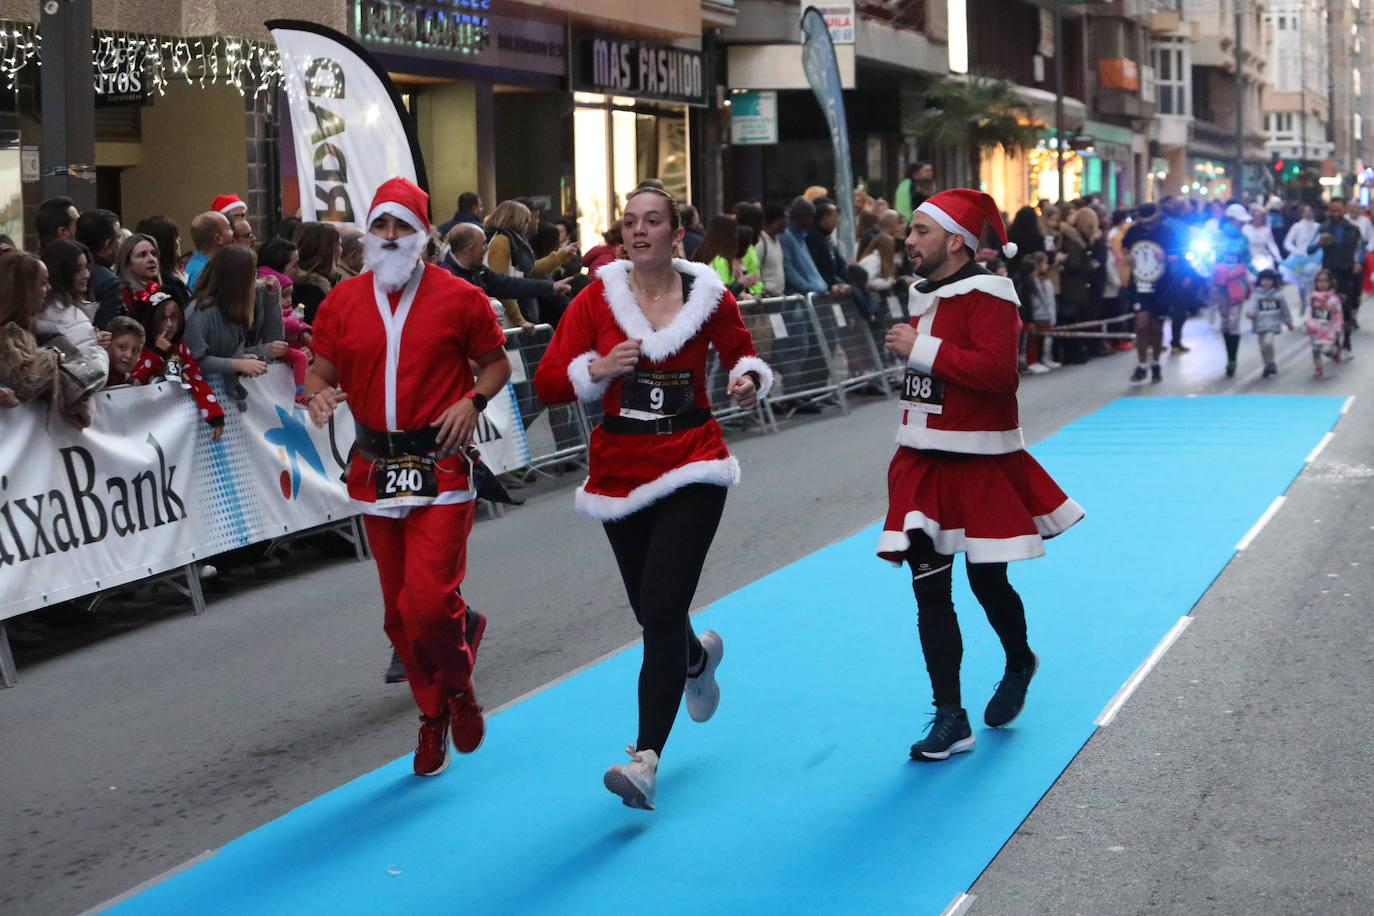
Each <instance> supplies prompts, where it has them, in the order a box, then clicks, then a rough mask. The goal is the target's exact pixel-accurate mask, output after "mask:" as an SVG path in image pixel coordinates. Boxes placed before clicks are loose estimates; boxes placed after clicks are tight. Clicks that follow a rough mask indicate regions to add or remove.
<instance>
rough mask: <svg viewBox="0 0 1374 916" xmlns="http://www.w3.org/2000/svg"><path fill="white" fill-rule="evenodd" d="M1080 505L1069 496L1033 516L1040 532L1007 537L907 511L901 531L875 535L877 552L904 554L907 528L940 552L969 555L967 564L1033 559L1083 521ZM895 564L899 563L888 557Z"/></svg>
mask: <svg viewBox="0 0 1374 916" xmlns="http://www.w3.org/2000/svg"><path fill="white" fill-rule="evenodd" d="M1084 515H1085V513H1084V512H1083V507H1082V506H1080V505H1078V503H1076V502H1074V501H1073V500H1071V499H1065V500H1064V502H1063V504H1062V505H1061V506H1060V507H1059V508H1057V509H1055V510H1054V511H1053V512H1050V513H1049V514H1047V515H1037V516H1035V519H1034V521H1035V527H1036V530H1037V531H1038V532H1039V534H1022V535H1018V536H1016V537H1010V538H971V537H968V536H967V535H966V534H964V529H963V528H941V527H940V523H939V522H937V521H936V520H935V519H933V518H930V517H929V516H927V515H926V514H925V513H924V512H920V511H912V512H908V513H907V514H906V516H905V517H903V519H902V530H901V531H886V530H885V531H883V533H882V534H880V535H879V536H878V551H877V552H878V553H879V554H884V553H906V551H907V548H908V547H910V546H911V538H910V537H908V536H907V532H908V531H924V532H925V533H926V534H927V535H928V536H929V537H930V539H931V541H933V542H934V543H935V549H936V550H938V551H939V552H940V553H943V554H948V555H950V556H953V555H954V554H956V553H963V554H967V555H968V560H969V562H970V563H1007V562H1011V561H1013V560H1032V559H1034V558H1036V557H1040V556H1044V554H1045V540H1046V539H1047V538H1052V537H1054V536H1055V535H1058V534H1063V533H1064V532H1065V531H1068V530H1069V529H1070V528H1072V527H1073V526H1074V525H1076V524H1078V523H1079V522H1080V521H1082V520H1083V517H1084ZM888 562H890V563H892V565H894V566H901V565H902V564H901V563H900V562H893V561H891V560H889V561H888Z"/></svg>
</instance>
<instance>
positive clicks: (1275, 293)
mask: <svg viewBox="0 0 1374 916" xmlns="http://www.w3.org/2000/svg"><path fill="white" fill-rule="evenodd" d="M1245 317H1246V318H1249V319H1250V322H1251V324H1252V326H1253V327H1254V329H1255V336H1256V337H1258V338H1259V348H1260V359H1261V360H1263V362H1264V377H1265V378H1268V377H1269V376H1271V375H1277V374H1278V371H1279V367H1278V363H1276V362H1275V361H1274V338H1275V337H1278V336H1279V334H1280V333H1282V332H1283V329H1284V328H1287V329H1288V330H1290V331H1291V330H1293V315H1292V313H1291V312H1289V310H1288V299H1287V297H1285V296H1284V294H1283V280H1282V279H1281V278H1280V277H1279V272H1278V271H1277V270H1274V269H1273V268H1268V269H1266V270H1261V271H1260V272H1259V276H1258V277H1256V278H1255V292H1254V294H1253V295H1252V296H1251V297H1250V302H1249V303H1248V304H1247V305H1246V307H1245Z"/></svg>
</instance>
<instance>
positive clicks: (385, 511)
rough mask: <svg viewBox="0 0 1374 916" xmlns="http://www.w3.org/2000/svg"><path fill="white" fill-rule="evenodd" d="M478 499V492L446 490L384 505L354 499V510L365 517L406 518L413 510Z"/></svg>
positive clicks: (388, 502) (390, 500) (389, 500)
mask: <svg viewBox="0 0 1374 916" xmlns="http://www.w3.org/2000/svg"><path fill="white" fill-rule="evenodd" d="M476 498H477V491H476V490H445V491H444V492H442V493H440V494H439V495H438V496H434V497H429V496H409V497H404V498H402V499H388V500H387V501H386V502H384V503H374V502H369V501H368V500H365V499H352V498H350V500H349V501H350V502H352V503H353V508H355V509H357V510H358V511H359V512H361V513H362V514H363V515H377V516H381V517H382V518H405V517H406V516H407V515H409V514H410V510H411V509H419V508H423V507H424V506H452V505H457V504H459V503H470V502H472V501H473V500H474V499H476Z"/></svg>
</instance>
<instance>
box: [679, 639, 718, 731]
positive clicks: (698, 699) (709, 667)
mask: <svg viewBox="0 0 1374 916" xmlns="http://www.w3.org/2000/svg"><path fill="white" fill-rule="evenodd" d="M700 639H701V649H702V651H703V652H705V653H706V667H705V668H702V669H701V673H700V674H698V675H697V676H696V677H688V678H687V687H686V689H685V690H684V693H685V694H686V696H687V715H689V716H691V717H692V721H693V722H705V721H706V720H707V719H709V718H711V716H713V715H715V713H716V707H717V706H719V705H720V685H719V684H717V683H716V667H717V666H718V665H719V664H720V660H721V659H722V658H724V657H725V643H724V642H723V641H722V640H721V638H720V634H719V633H717V632H716V631H715V630H707V631H706V632H705V633H702V634H701V637H700Z"/></svg>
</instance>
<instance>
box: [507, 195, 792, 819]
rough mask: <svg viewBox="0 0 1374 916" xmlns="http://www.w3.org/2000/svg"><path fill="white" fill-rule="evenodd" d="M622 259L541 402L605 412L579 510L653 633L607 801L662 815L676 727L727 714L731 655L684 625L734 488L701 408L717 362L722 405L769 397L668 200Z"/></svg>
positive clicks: (593, 292) (583, 299)
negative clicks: (723, 382) (722, 682)
mask: <svg viewBox="0 0 1374 916" xmlns="http://www.w3.org/2000/svg"><path fill="white" fill-rule="evenodd" d="M622 219H623V224H624V244H625V250H626V253H627V259H626V260H621V261H616V262H613V263H611V264H609V265H607V266H605V267H603V268H602V269H601V271H600V272H599V273H598V274H597V280H596V282H594V283H592V284H591V285H589V286H588V287H586V288H585V289H584V290H583V291H582V292H581V293H579V294H578V295H577V297H576V298H575V299H573V301H572V304H571V305H569V306H568V311H567V313H566V314H565V315H564V316H563V320H562V322H560V323H559V325H558V329H557V330H556V331H555V332H554V337H553V341H552V342H551V343H550V344H549V348H548V350H547V352H546V353H545V355H544V358H543V360H541V361H540V364H539V369H538V371H537V372H536V373H535V377H534V384H535V388H536V390H537V391H538V393H539V397H540V398H541V399H542V400H543V401H544V403H546V404H548V405H550V406H553V405H557V404H567V403H569V402H571V401H576V400H584V401H598V400H599V401H600V402H601V406H602V409H603V410H604V413H605V417H604V419H603V420H602V421H601V424H600V425H599V426H598V427H597V428H596V429H594V430H593V431H592V437H591V446H590V449H589V453H588V464H589V467H588V476H587V480H586V482H584V483H583V484H582V486H581V487H579V488H578V490H577V497H576V506H577V511H578V512H580V513H582V514H583V515H587V516H590V517H591V518H594V519H597V520H598V521H600V522H602V524H603V525H604V527H605V530H606V537H607V539H608V540H609V541H610V542H611V550H612V551H613V552H614V553H615V558H616V563H617V564H618V565H619V567H620V575H621V579H622V580H623V581H624V584H625V591H626V593H627V595H628V597H629V601H630V608H631V609H632V610H633V611H634V615H635V619H636V620H637V621H639V624H640V626H641V627H643V630H644V660H643V663H642V665H641V667H640V672H639V735H638V737H637V739H636V740H635V743H634V744H632V745H630V747H629V748H628V749H627V750H628V753H629V754H630V762H629V763H628V764H617V765H615V766H612V767H611V768H610V769H608V770H607V771H606V774H605V777H604V782H605V784H606V788H608V789H609V790H610V791H611V792H613V793H615V794H616V795H619V796H620V798H621V800H622V801H623V802H624V803H625V804H626V805H628V806H630V807H632V808H644V809H650V810H652V809H653V807H654V794H655V791H656V788H657V774H658V763H659V758H660V756H661V755H662V753H663V747H664V745H665V744H666V743H667V741H668V734H669V732H670V731H671V730H672V727H673V721H674V720H675V719H676V718H677V710H678V706H679V705H680V704H681V702H682V698H683V692H684V686H685V691H686V697H687V712H688V714H689V715H690V716H691V717H692V719H694V720H695V721H697V722H704V721H706V720H707V719H709V718H711V716H712V715H713V714H714V713H715V711H716V706H717V704H718V703H719V702H720V688H719V687H718V686H717V684H716V680H715V671H716V666H717V665H719V664H720V660H721V657H722V656H723V654H724V650H725V646H724V643H723V642H722V640H721V638H720V636H719V635H718V634H717V633H716V632H715V631H714V630H707V631H706V632H705V633H702V634H701V636H700V638H698V637H697V635H696V633H695V632H694V631H693V629H692V624H691V620H690V618H689V616H688V614H689V612H690V611H691V608H692V596H693V595H694V594H695V593H696V587H697V581H698V579H700V577H701V569H702V565H703V564H704V563H705V561H706V554H707V552H708V551H709V550H710V547H711V541H712V540H713V539H714V537H715V534H716V528H717V526H718V525H719V524H720V517H721V512H722V511H723V510H724V508H725V494H726V488H727V487H729V486H731V485H732V484H734V483H736V482H737V481H738V480H739V462H737V461H736V460H735V459H734V458H732V457H731V456H730V453H729V452H728V451H727V450H726V448H725V440H724V437H723V435H722V432H721V428H720V424H719V423H717V422H716V421H715V419H714V418H712V416H711V411H710V402H709V400H708V398H707V395H706V381H707V378H706V372H707V356H708V352H709V350H710V348H711V347H714V348H715V351H716V353H717V354H718V355H719V358H720V363H721V365H722V366H726V367H729V379H730V382H729V387H728V388H727V393H728V394H729V396H730V397H732V398H733V399H734V401H735V403H736V404H738V405H739V406H740V407H742V408H744V409H745V410H751V409H753V408H754V406H755V405H756V404H757V403H758V399H759V398H760V397H762V396H764V395H766V394H767V393H768V390H769V388H770V387H772V384H773V372H772V370H771V369H769V368H768V364H767V363H765V362H763V360H761V359H759V358H758V356H757V355H756V354H755V351H754V342H753V340H752V339H751V337H750V335H749V331H748V329H747V328H746V327H745V325H744V321H743V319H742V318H741V316H740V309H739V305H738V303H736V301H735V298H734V296H732V295H730V292H729V290H727V289H726V288H725V285H724V283H722V281H721V278H720V276H719V275H718V274H717V273H716V271H715V270H714V269H713V268H712V267H710V265H707V264H698V263H693V262H690V261H684V260H680V259H674V258H673V256H672V253H673V248H674V246H675V245H677V244H680V243H681V240H682V221H681V218H680V216H679V214H678V204H677V201H675V200H674V199H673V198H672V197H671V196H670V195H669V194H668V193H667V192H666V191H662V190H660V189H657V188H652V187H648V188H641V189H639V190H637V191H635V192H633V193H632V194H630V195H629V197H628V198H627V200H626V202H625V212H624V215H623V217H622Z"/></svg>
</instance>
